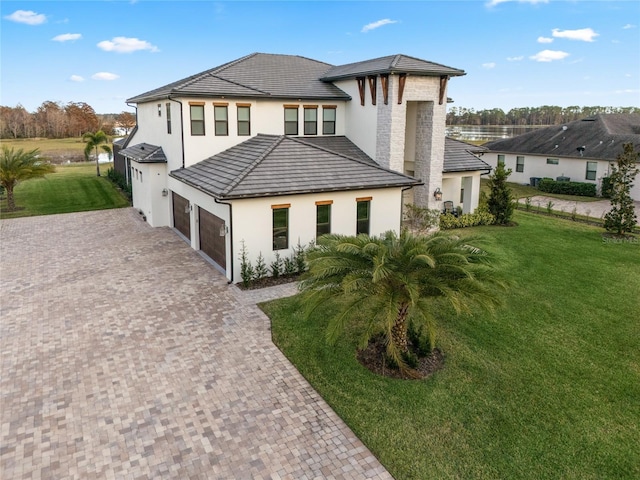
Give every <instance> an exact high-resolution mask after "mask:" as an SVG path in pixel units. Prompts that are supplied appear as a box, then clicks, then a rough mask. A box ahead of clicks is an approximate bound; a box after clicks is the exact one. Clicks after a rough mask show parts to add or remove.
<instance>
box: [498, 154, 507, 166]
mask: <svg viewBox="0 0 640 480" xmlns="http://www.w3.org/2000/svg"><path fill="white" fill-rule="evenodd" d="M505 163H506V159H505V155H501V154H499V155H498V165H500V164H502V165H505Z"/></svg>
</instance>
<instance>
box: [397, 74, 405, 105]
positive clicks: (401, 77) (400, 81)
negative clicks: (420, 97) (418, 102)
mask: <svg viewBox="0 0 640 480" xmlns="http://www.w3.org/2000/svg"><path fill="white" fill-rule="evenodd" d="M406 81H407V74H406V73H401V74H400V75H398V105H400V104H401V103H402V95H403V94H404V84H405V82H406Z"/></svg>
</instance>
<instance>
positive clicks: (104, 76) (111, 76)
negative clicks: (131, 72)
mask: <svg viewBox="0 0 640 480" xmlns="http://www.w3.org/2000/svg"><path fill="white" fill-rule="evenodd" d="M91 78H93V79H94V80H117V79H118V78H120V75H116V74H115V73H109V72H98V73H94V74H93V75H91Z"/></svg>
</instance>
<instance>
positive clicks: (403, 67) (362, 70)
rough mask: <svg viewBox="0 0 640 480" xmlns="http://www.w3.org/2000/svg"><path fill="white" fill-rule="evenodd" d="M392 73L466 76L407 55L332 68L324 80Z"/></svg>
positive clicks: (391, 56) (458, 71)
mask: <svg viewBox="0 0 640 480" xmlns="http://www.w3.org/2000/svg"><path fill="white" fill-rule="evenodd" d="M391 73H408V74H411V75H421V76H440V75H447V76H450V77H457V76H461V75H466V74H465V72H464V70H459V69H457V68H452V67H447V66H446V65H441V64H439V63H434V62H429V61H427V60H421V59H419V58H414V57H409V56H407V55H388V56H386V57H380V58H374V59H372V60H365V61H363V62H355V63H349V64H347V65H339V66H335V67H332V68H331V69H330V70H329V71H327V72H326V73H325V74H324V75H323V76H322V80H325V81H333V80H340V79H343V78H353V77H360V76H365V75H380V74H391Z"/></svg>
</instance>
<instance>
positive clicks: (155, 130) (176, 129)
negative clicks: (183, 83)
mask: <svg viewBox="0 0 640 480" xmlns="http://www.w3.org/2000/svg"><path fill="white" fill-rule="evenodd" d="M167 103H171V134H169V133H167V111H166V104H167ZM158 104H160V105H161V112H160V113H161V114H160V116H158ZM137 115H138V117H137V121H138V131H137V132H136V134H135V136H134V137H133V139H132V140H131V142H129V146H133V145H137V144H139V143H148V144H150V145H156V146H159V147H162V151H163V152H164V154H165V155H166V157H167V162H168V170H167V171H171V170H176V169H178V168H180V167H181V166H182V147H181V145H182V138H181V135H180V127H181V125H180V104H179V103H178V102H174V101H169V100H167V99H164V100H158V101H155V102H149V103H141V104H139V105H138V109H137ZM187 118H188V117H187Z"/></svg>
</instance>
